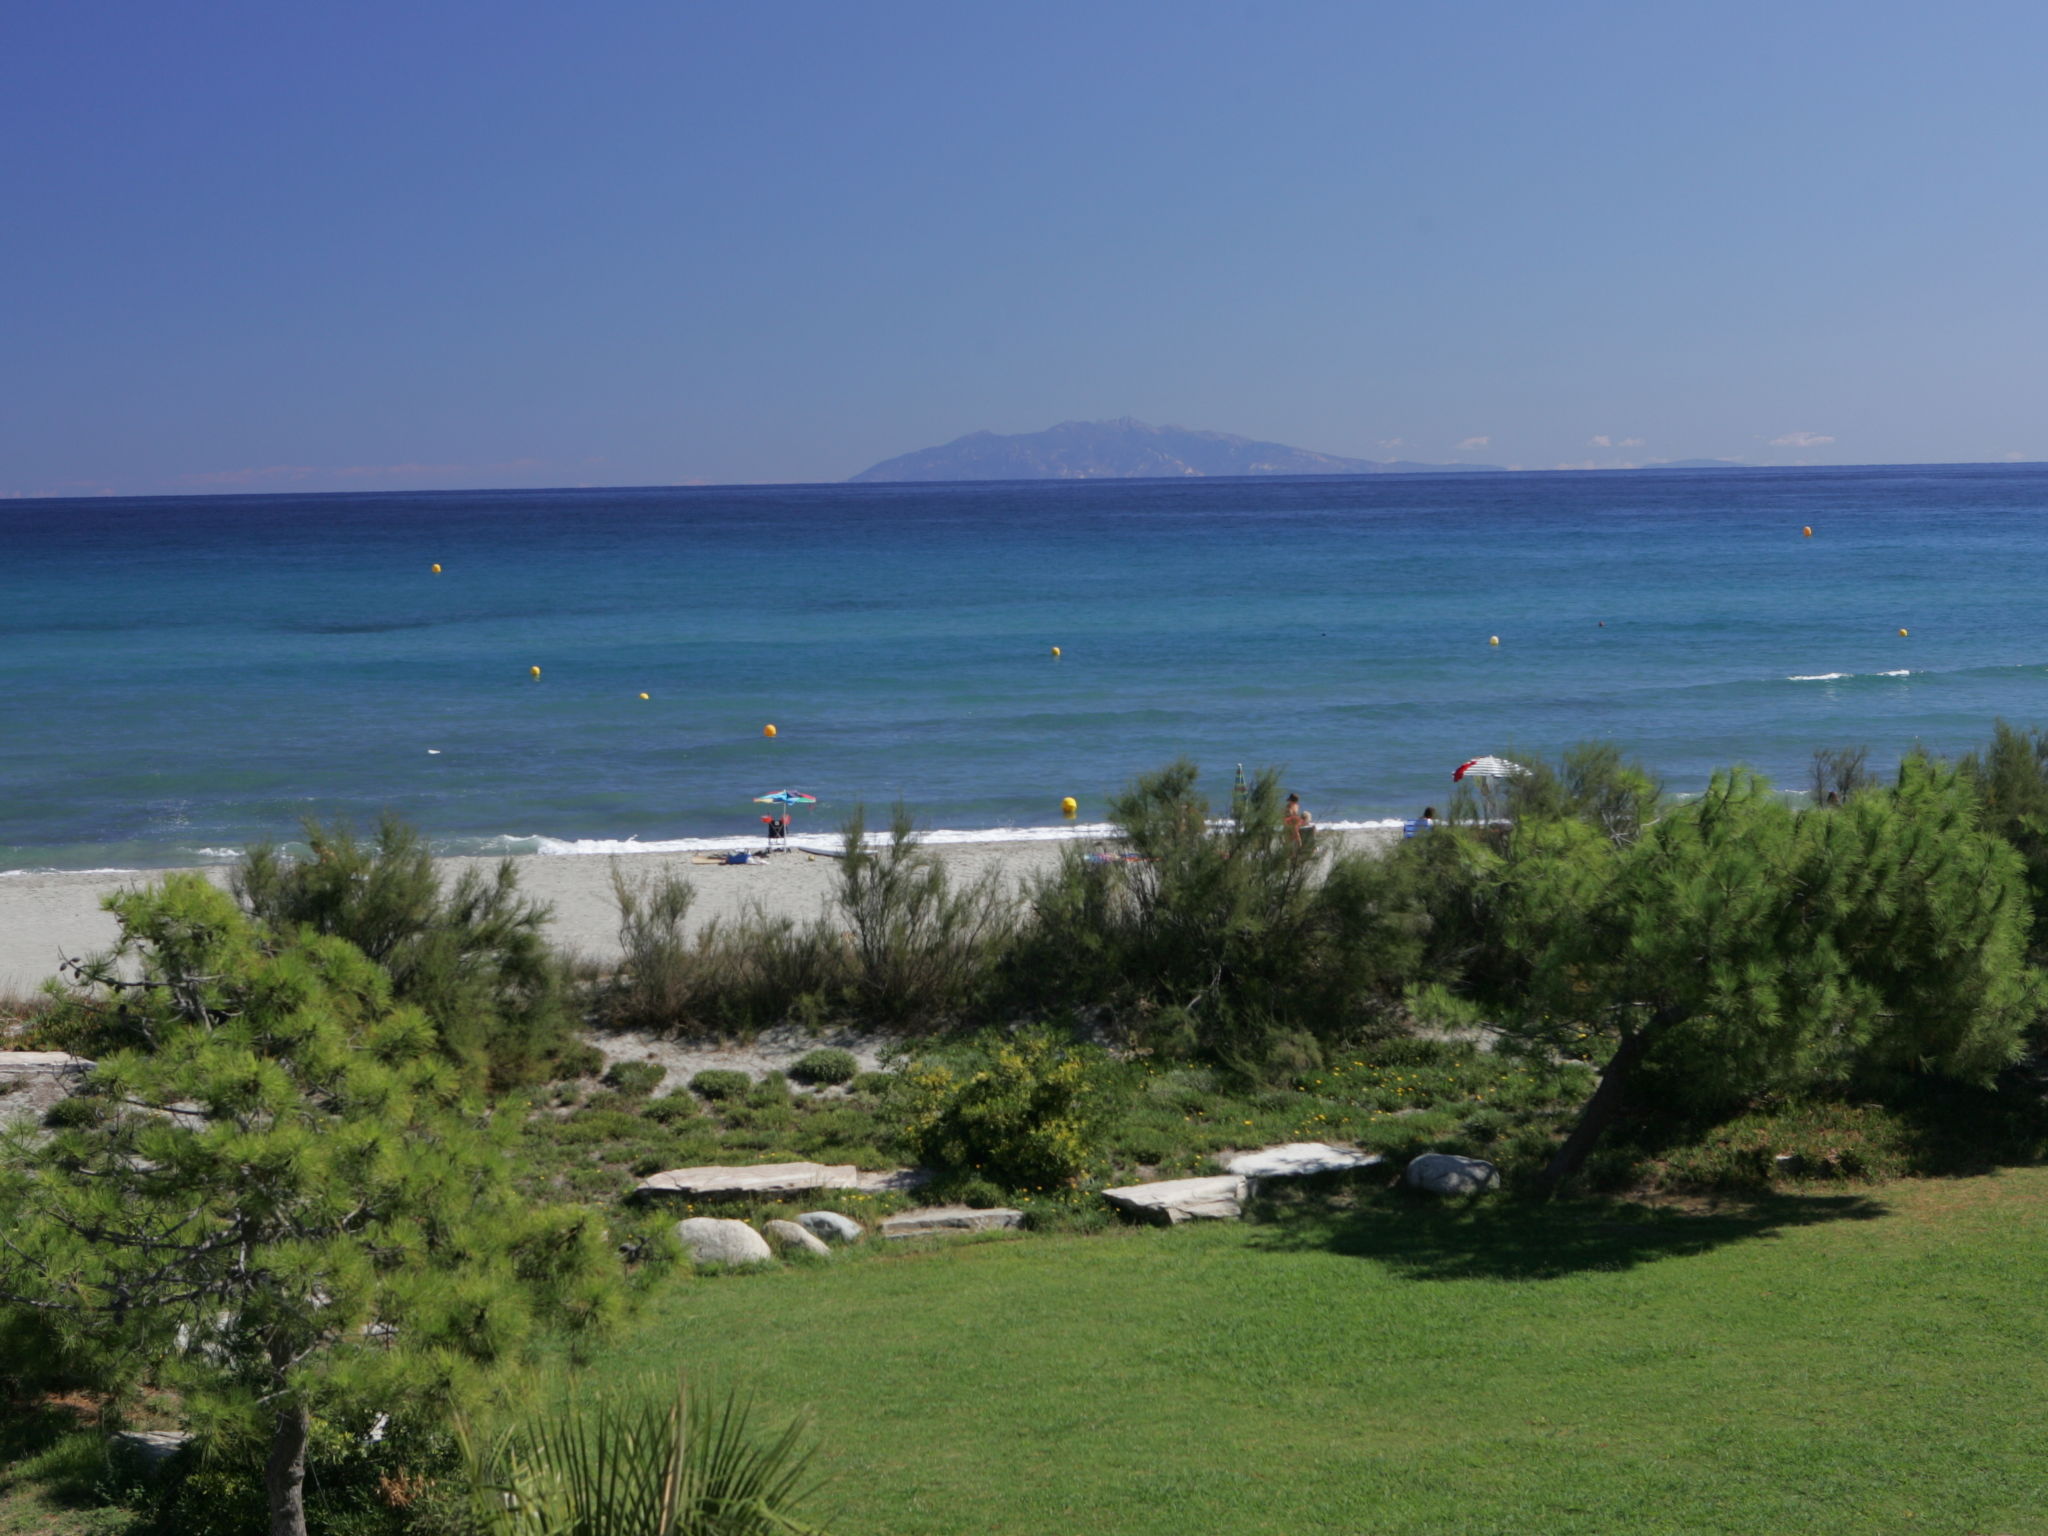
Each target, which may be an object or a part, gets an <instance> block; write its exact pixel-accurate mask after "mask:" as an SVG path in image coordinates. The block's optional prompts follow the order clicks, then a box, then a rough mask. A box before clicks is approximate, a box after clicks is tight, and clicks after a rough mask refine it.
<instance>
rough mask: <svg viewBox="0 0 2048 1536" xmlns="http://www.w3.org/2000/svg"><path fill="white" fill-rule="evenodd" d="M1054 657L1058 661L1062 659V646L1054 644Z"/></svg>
mask: <svg viewBox="0 0 2048 1536" xmlns="http://www.w3.org/2000/svg"><path fill="white" fill-rule="evenodd" d="M1052 659H1053V660H1054V661H1058V660H1059V659H1060V648H1059V647H1058V646H1054V647H1053V648H1052Z"/></svg>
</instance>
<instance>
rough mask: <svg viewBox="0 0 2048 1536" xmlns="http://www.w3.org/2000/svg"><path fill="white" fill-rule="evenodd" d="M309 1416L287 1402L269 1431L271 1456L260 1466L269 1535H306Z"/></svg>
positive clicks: (293, 1404) (294, 1404)
mask: <svg viewBox="0 0 2048 1536" xmlns="http://www.w3.org/2000/svg"><path fill="white" fill-rule="evenodd" d="M312 1436H313V1426H312V1419H311V1416H310V1415H308V1414H307V1412H306V1410H305V1408H304V1406H303V1405H301V1404H299V1403H291V1402H287V1403H286V1404H284V1405H283V1406H282V1407H280V1408H279V1409H278V1410H277V1420H276V1422H275V1423H274V1424H273V1425H272V1426H271V1429H270V1457H269V1459H268V1460H267V1461H265V1462H264V1464H263V1489H264V1492H265V1493H266V1494H268V1495H269V1497H270V1536H306V1442H307V1441H309V1440H310V1439H312Z"/></svg>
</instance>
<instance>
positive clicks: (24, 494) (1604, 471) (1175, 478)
mask: <svg viewBox="0 0 2048 1536" xmlns="http://www.w3.org/2000/svg"><path fill="white" fill-rule="evenodd" d="M2044 465H2048V459H2019V460H2014V459H1904V460H1872V461H1869V462H1865V463H1853V464H1748V463H1744V462H1742V461H1740V460H1736V459H1727V460H1721V461H1717V462H1714V463H1711V464H1702V463H1697V462H1693V463H1687V462H1685V461H1683V460H1669V461H1666V462H1663V463H1658V464H1629V465H1619V464H1617V465H1600V466H1590V467H1589V466H1586V465H1579V464H1572V465H1553V466H1549V467H1531V466H1527V465H1520V466H1512V465H1511V466H1501V465H1478V464H1475V465H1472V466H1470V467H1466V466H1462V465H1456V464H1447V465H1445V466H1443V467H1442V468H1440V469H1436V468H1432V469H1423V470H1378V471H1372V470H1363V471H1357V472H1354V473H1349V474H1345V473H1331V474H1308V475H1035V476H1026V477H1023V478H1017V479H976V480H858V479H855V478H853V477H850V476H849V477H847V478H845V479H840V480H729V481H704V480H677V481H661V480H651V481H647V482H644V483H638V484H633V485H588V484H584V485H465V486H412V487H408V486H388V487H384V488H381V489H377V490H347V491H284V490H262V489H248V490H240V489H230V488H227V487H216V488H214V489H211V490H205V491H114V490H100V491H92V492H85V493H80V492H76V491H68V492H54V491H51V492H46V491H5V492H0V508H5V507H7V506H10V505H14V504H17V503H25V502H51V501H80V502H103V501H222V500H227V499H231V498H232V499H242V498H258V497H261V498H268V499H271V500H310V499H314V498H325V499H332V498H340V497H367V496H475V495H482V494H492V495H529V496H559V495H562V494H564V493H566V492H572V491H595V492H605V491H760V490H797V489H806V490H808V489H816V488H818V487H820V486H846V487H849V488H853V487H858V488H859V489H861V490H874V489H884V488H888V487H901V486H919V487H937V486H961V485H1109V484H1117V483H1128V484H1132V485H1162V484H1163V485H1187V484H1190V483H1191V482H1195V481H1221V482H1236V481H1250V482H1254V483H1260V484H1267V483H1271V482H1273V481H1280V480H1285V481H1299V480H1372V481H1381V480H1445V479H1456V478H1458V477H1459V476H1461V475H1470V476H1485V477H1486V478H1488V479H1493V478H1497V477H1498V476H1501V475H1659V474H1672V473H1677V474H1691V475H1710V474H1731V473H1736V472H1738V471H1739V472H1741V473H1745V474H1758V473H1761V474H1807V473H1827V472H1830V471H1841V470H1866V469H2038V468H2040V467H2042V466H2044Z"/></svg>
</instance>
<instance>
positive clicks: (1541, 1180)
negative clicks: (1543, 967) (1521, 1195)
mask: <svg viewBox="0 0 2048 1536" xmlns="http://www.w3.org/2000/svg"><path fill="white" fill-rule="evenodd" d="M1677 1022H1678V1016H1677V1015H1675V1014H1669V1013H1663V1012H1660V1013H1658V1014H1656V1015H1655V1016H1654V1017H1653V1018H1651V1020H1650V1021H1649V1022H1648V1023H1647V1024H1645V1025H1644V1026H1643V1027H1642V1028H1641V1029H1639V1030H1636V1031H1635V1032H1634V1033H1633V1034H1627V1035H1623V1036H1622V1037H1621V1043H1620V1044H1619V1045H1617V1046H1616V1047H1615V1048H1614V1055H1613V1056H1612V1057H1611V1058H1610V1059H1609V1060H1608V1063H1607V1065H1606V1066H1605V1067H1604V1068H1602V1069H1601V1072H1600V1086H1599V1087H1598V1088H1595V1089H1594V1090H1593V1097H1591V1098H1590V1099H1588V1100H1586V1107H1585V1108H1584V1109H1582V1110H1580V1111H1579V1123H1578V1124H1577V1125H1575V1126H1573V1127H1572V1133H1571V1135H1569V1136H1567V1137H1565V1139H1564V1145H1563V1146H1561V1147H1559V1148H1558V1149H1557V1152H1556V1154H1555V1155H1554V1156H1553V1157H1552V1158H1551V1159H1550V1162H1549V1164H1548V1165H1547V1166H1545V1168H1544V1170H1543V1171H1542V1172H1541V1173H1539V1174H1538V1175H1536V1188H1537V1189H1538V1190H1539V1191H1541V1192H1542V1193H1543V1194H1544V1195H1545V1196H1546V1197H1548V1196H1550V1195H1553V1194H1555V1193H1557V1186H1558V1185H1559V1184H1562V1183H1563V1182H1564V1181H1565V1180H1566V1179H1568V1178H1570V1177H1571V1176H1572V1175H1573V1174H1575V1173H1577V1172H1578V1171H1579V1169H1580V1168H1581V1167H1582V1166H1584V1164H1585V1161H1586V1154H1587V1153H1589V1152H1591V1151H1592V1150H1593V1147H1594V1145H1595V1144H1596V1143H1597V1142H1598V1141H1599V1140H1600V1135H1601V1133H1602V1132H1603V1131H1605V1130H1606V1129H1607V1127H1608V1126H1610V1125H1612V1124H1613V1123H1614V1118H1615V1116H1616V1115H1618V1114H1620V1113H1621V1106H1622V1103H1623V1101H1624V1100H1625V1099H1626V1097H1627V1095H1628V1080H1629V1078H1630V1077H1631V1076H1633V1075H1634V1073H1635V1070H1636V1068H1637V1067H1638V1066H1640V1065H1642V1060H1643V1058H1644V1057H1645V1056H1647V1055H1649V1053H1650V1046H1651V1044H1652V1042H1654V1041H1655V1040H1656V1038H1657V1037H1658V1036H1659V1035H1661V1034H1663V1033H1664V1031H1665V1030H1666V1029H1668V1028H1670V1027H1671V1026H1672V1025H1673V1024H1675V1023H1677Z"/></svg>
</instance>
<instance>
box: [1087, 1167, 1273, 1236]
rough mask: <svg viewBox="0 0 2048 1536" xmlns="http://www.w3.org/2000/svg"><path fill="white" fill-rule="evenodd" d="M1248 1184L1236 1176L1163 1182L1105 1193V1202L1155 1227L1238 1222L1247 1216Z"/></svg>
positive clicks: (1231, 1174)
mask: <svg viewBox="0 0 2048 1536" xmlns="http://www.w3.org/2000/svg"><path fill="white" fill-rule="evenodd" d="M1246 1189H1247V1185H1246V1181H1245V1180H1244V1179H1243V1178H1242V1177H1241V1176H1239V1175H1237V1174H1234V1173H1226V1174H1223V1175H1221V1176H1220V1177H1217V1178H1210V1179H1162V1180H1161V1181H1159V1182H1158V1183H1156V1184H1128V1185H1125V1186H1124V1187H1123V1188H1121V1189H1105V1190H1104V1191H1103V1192H1102V1198H1103V1199H1105V1200H1107V1201H1108V1202H1109V1203H1110V1204H1111V1205H1113V1206H1115V1207H1116V1208H1117V1209H1118V1210H1120V1211H1127V1212H1129V1213H1130V1214H1131V1215H1133V1216H1136V1217H1138V1218H1139V1219H1141V1220H1144V1221H1149V1222H1151V1223H1153V1224H1154V1225H1155V1226H1161V1227H1172V1226H1179V1225H1180V1223H1182V1222H1184V1221H1235V1220H1237V1218H1238V1217H1240V1216H1242V1215H1243V1214H1244V1200H1245V1193H1246Z"/></svg>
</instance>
